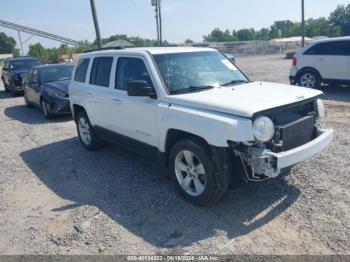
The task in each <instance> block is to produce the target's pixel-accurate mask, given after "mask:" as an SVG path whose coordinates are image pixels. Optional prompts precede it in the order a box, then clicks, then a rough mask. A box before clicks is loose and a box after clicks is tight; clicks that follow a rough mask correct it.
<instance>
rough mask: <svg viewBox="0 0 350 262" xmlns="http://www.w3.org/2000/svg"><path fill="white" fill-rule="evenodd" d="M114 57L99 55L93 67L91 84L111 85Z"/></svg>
mask: <svg viewBox="0 0 350 262" xmlns="http://www.w3.org/2000/svg"><path fill="white" fill-rule="evenodd" d="M112 63H113V57H97V58H95V59H94V63H93V65H92V69H91V76H90V84H93V85H97V86H102V87H109V80H110V77H111V70H112Z"/></svg>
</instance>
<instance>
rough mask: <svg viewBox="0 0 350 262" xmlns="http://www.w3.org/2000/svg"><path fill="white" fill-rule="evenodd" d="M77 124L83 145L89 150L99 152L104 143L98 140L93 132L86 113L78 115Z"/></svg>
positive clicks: (82, 112)
mask: <svg viewBox="0 0 350 262" xmlns="http://www.w3.org/2000/svg"><path fill="white" fill-rule="evenodd" d="M76 124H77V129H78V135H79V139H80V141H81V143H82V144H83V146H84V147H85V148H86V149H87V150H90V151H92V150H97V149H99V148H101V147H102V146H103V144H104V143H103V142H102V141H101V140H100V139H99V138H98V136H97V134H96V133H95V131H94V130H93V128H92V126H91V123H90V120H89V118H88V116H87V115H86V113H85V112H84V111H81V112H79V113H78V114H77V117H76Z"/></svg>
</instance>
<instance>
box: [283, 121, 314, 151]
mask: <svg viewBox="0 0 350 262" xmlns="http://www.w3.org/2000/svg"><path fill="white" fill-rule="evenodd" d="M278 129H279V133H280V140H281V141H282V147H281V150H282V151H287V150H291V149H293V148H296V147H298V146H301V145H303V144H306V143H308V142H310V141H311V140H312V139H313V138H314V136H315V116H312V115H311V116H306V117H304V118H301V119H299V120H297V121H294V122H292V123H289V124H286V125H283V126H280V127H278Z"/></svg>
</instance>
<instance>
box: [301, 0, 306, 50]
mask: <svg viewBox="0 0 350 262" xmlns="http://www.w3.org/2000/svg"><path fill="white" fill-rule="evenodd" d="M301 46H302V47H304V46H305V5H304V0H301Z"/></svg>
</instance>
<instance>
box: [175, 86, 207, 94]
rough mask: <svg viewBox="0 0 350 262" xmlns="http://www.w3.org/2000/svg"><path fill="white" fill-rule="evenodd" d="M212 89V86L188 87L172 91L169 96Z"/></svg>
mask: <svg viewBox="0 0 350 262" xmlns="http://www.w3.org/2000/svg"><path fill="white" fill-rule="evenodd" d="M212 88H214V86H189V87H187V88H183V89H179V90H173V91H171V94H184V93H190V92H197V91H202V90H208V89H212Z"/></svg>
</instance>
